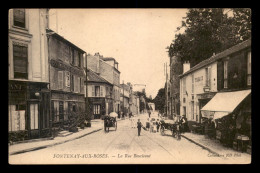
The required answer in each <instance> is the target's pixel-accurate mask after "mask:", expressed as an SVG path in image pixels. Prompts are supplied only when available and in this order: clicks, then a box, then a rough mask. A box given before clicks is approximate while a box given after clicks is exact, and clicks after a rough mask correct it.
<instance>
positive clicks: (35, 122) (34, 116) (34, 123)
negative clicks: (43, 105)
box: [28, 102, 40, 138]
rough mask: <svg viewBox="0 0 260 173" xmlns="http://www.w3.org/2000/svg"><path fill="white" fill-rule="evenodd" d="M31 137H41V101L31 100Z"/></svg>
mask: <svg viewBox="0 0 260 173" xmlns="http://www.w3.org/2000/svg"><path fill="white" fill-rule="evenodd" d="M28 113H29V123H28V125H29V128H28V129H29V137H30V138H38V137H39V135H40V134H39V102H29V111H28Z"/></svg>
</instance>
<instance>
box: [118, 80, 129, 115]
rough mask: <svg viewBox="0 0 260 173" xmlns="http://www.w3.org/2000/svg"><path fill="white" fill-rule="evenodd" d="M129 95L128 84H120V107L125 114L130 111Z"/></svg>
mask: <svg viewBox="0 0 260 173" xmlns="http://www.w3.org/2000/svg"><path fill="white" fill-rule="evenodd" d="M129 97H130V86H129V85H127V84H121V87H120V105H121V106H120V109H121V110H122V112H123V113H124V115H125V116H128V115H129V113H130V107H129V99H130V98H129Z"/></svg>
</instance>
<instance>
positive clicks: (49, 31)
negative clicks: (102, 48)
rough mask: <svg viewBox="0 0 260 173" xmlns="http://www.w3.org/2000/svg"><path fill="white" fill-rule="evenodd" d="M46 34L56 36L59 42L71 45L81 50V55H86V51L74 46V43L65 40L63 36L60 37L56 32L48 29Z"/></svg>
mask: <svg viewBox="0 0 260 173" xmlns="http://www.w3.org/2000/svg"><path fill="white" fill-rule="evenodd" d="M46 33H47V34H48V33H49V34H50V33H52V34H50V35H52V36H55V37H56V38H58V39H59V40H61V41H63V42H65V43H67V44H69V45H71V46H72V47H74V48H75V49H77V50H79V51H80V52H81V53H86V52H85V51H84V50H82V49H80V48H79V47H78V46H76V45H75V44H73V43H72V42H70V41H68V40H67V39H65V38H64V37H62V36H61V35H59V34H58V33H56V32H55V31H53V30H51V29H49V28H47V29H46Z"/></svg>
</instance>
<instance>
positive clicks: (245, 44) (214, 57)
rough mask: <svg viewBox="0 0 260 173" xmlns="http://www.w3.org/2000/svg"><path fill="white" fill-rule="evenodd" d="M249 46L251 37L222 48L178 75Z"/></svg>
mask: <svg viewBox="0 0 260 173" xmlns="http://www.w3.org/2000/svg"><path fill="white" fill-rule="evenodd" d="M249 46H251V38H250V39H248V40H246V41H243V42H241V43H239V44H237V45H235V46H233V47H231V48H229V49H226V50H224V51H223V52H220V53H218V54H216V55H214V56H212V57H210V58H208V59H205V60H204V61H201V62H200V63H199V64H197V65H195V66H194V67H192V68H191V69H190V70H189V71H187V72H185V73H184V74H181V75H180V76H179V77H180V78H182V77H183V76H185V75H187V74H189V73H191V72H193V71H196V70H198V69H200V68H202V67H204V66H206V65H208V64H210V63H213V62H215V61H217V60H218V59H221V58H224V57H227V56H229V55H231V54H233V53H235V52H238V51H240V50H242V49H245V48H247V47H249Z"/></svg>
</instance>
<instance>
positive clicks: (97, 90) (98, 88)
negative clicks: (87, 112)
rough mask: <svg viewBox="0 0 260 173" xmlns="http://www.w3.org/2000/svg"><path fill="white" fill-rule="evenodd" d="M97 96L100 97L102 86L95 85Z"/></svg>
mask: <svg viewBox="0 0 260 173" xmlns="http://www.w3.org/2000/svg"><path fill="white" fill-rule="evenodd" d="M95 96H96V97H100V86H95Z"/></svg>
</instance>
